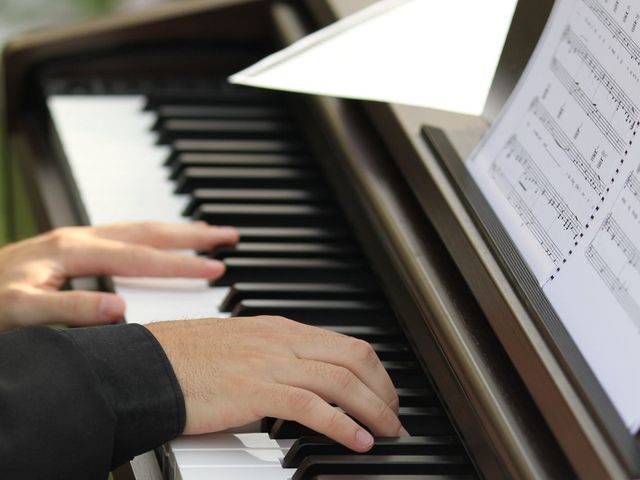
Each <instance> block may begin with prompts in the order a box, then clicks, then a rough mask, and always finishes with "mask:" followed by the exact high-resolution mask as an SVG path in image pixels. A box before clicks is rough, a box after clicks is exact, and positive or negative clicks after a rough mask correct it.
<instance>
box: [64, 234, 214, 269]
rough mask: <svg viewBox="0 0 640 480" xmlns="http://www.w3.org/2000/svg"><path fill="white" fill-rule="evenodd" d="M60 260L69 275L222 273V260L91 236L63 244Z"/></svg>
mask: <svg viewBox="0 0 640 480" xmlns="http://www.w3.org/2000/svg"><path fill="white" fill-rule="evenodd" d="M61 262H62V266H63V268H64V270H65V275H66V276H68V277H77V276H87V275H123V276H137V277H147V276H148V277H190V278H208V279H213V278H218V277H219V276H221V275H222V274H223V273H224V264H223V263H222V262H220V261H218V260H211V259H208V258H202V257H196V256H187V255H179V254H176V253H171V252H165V251H162V250H156V249H155V248H151V247H148V246H141V245H131V244H126V243H122V242H118V241H114V240H106V239H102V238H93V237H86V238H83V239H82V240H81V241H76V242H74V243H73V244H72V245H70V246H67V247H66V248H64V249H63V251H62V252H61Z"/></svg>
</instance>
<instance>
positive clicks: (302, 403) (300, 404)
mask: <svg viewBox="0 0 640 480" xmlns="http://www.w3.org/2000/svg"><path fill="white" fill-rule="evenodd" d="M314 400H315V397H314V395H313V394H312V393H311V392H308V391H307V390H300V389H295V390H290V391H288V393H287V399H286V402H287V404H288V405H289V407H290V408H291V409H292V410H293V411H295V412H300V413H305V412H307V411H309V410H310V408H311V404H312V403H313V402H314Z"/></svg>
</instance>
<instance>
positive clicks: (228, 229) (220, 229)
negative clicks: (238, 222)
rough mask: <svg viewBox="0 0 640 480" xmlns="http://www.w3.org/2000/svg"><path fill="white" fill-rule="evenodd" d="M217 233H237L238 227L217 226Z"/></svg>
mask: <svg viewBox="0 0 640 480" xmlns="http://www.w3.org/2000/svg"><path fill="white" fill-rule="evenodd" d="M217 230H218V233H222V234H223V235H237V234H238V229H237V228H236V227H217Z"/></svg>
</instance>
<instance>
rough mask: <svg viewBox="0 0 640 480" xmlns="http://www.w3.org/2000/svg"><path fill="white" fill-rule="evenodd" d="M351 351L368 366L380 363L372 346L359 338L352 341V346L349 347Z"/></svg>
mask: <svg viewBox="0 0 640 480" xmlns="http://www.w3.org/2000/svg"><path fill="white" fill-rule="evenodd" d="M349 351H350V352H353V355H354V356H355V357H356V358H357V359H358V360H360V361H361V362H363V363H364V364H366V365H368V366H372V365H375V364H377V363H378V355H377V354H376V351H375V350H374V349H373V347H372V346H371V344H369V343H368V342H365V341H364V340H360V339H358V338H354V339H351V345H349Z"/></svg>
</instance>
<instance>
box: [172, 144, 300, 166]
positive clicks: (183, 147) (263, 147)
mask: <svg viewBox="0 0 640 480" xmlns="http://www.w3.org/2000/svg"><path fill="white" fill-rule="evenodd" d="M305 151H306V148H305V146H304V144H303V143H302V142H300V141H298V140H290V139H281V140H246V139H243V140H237V139H236V140H228V139H222V140H176V141H175V142H173V143H172V144H171V153H170V154H169V156H168V157H167V160H166V162H165V165H173V162H174V161H175V158H177V156H178V155H180V154H182V153H304V152H305Z"/></svg>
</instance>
